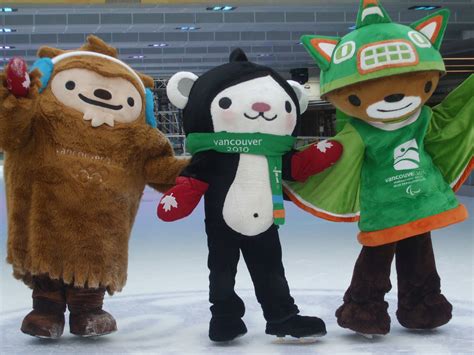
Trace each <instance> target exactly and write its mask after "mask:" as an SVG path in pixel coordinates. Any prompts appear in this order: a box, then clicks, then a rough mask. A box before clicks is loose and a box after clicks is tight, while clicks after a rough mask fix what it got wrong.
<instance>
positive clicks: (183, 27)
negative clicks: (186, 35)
mask: <svg viewBox="0 0 474 355" xmlns="http://www.w3.org/2000/svg"><path fill="white" fill-rule="evenodd" d="M200 28H201V27H196V26H181V27H176V29H177V30H181V31H195V30H199V29H200Z"/></svg>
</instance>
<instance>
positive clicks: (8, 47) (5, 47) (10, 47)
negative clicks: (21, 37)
mask: <svg viewBox="0 0 474 355" xmlns="http://www.w3.org/2000/svg"><path fill="white" fill-rule="evenodd" d="M13 48H15V46H0V49H13Z"/></svg>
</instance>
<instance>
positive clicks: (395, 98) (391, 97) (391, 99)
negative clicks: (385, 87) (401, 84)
mask: <svg viewBox="0 0 474 355" xmlns="http://www.w3.org/2000/svg"><path fill="white" fill-rule="evenodd" d="M404 97H405V95H403V94H392V95H388V96H385V97H384V100H385V101H387V102H398V101H401V100H403V98H404Z"/></svg>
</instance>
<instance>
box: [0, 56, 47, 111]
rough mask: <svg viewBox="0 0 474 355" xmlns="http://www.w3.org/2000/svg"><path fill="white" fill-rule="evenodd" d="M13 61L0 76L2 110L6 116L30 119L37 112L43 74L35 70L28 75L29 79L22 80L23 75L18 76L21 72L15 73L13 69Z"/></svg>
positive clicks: (0, 104)
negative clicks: (36, 107) (36, 106)
mask: <svg viewBox="0 0 474 355" xmlns="http://www.w3.org/2000/svg"><path fill="white" fill-rule="evenodd" d="M13 59H15V58H13ZM13 59H12V60H11V61H10V63H9V64H8V65H7V66H6V67H5V69H4V72H3V73H2V74H0V110H1V111H2V113H3V114H4V115H5V116H13V115H14V116H15V117H23V116H24V117H30V116H32V115H33V114H34V112H35V107H34V105H35V102H36V99H37V97H38V93H39V88H40V87H41V81H40V77H41V73H40V72H39V71H38V70H35V71H33V72H32V73H30V74H29V75H28V73H26V75H27V77H23V79H21V78H20V77H21V75H20V74H19V75H20V76H18V75H17V74H18V73H19V72H18V73H14V71H15V70H13V69H12V66H11V62H12V61H13ZM25 69H26V66H25ZM21 71H22V69H20V72H21ZM26 78H27V79H26ZM22 80H23V81H22ZM25 80H26V81H25ZM20 82H22V83H21V84H20ZM27 84H28V85H27ZM22 90H23V91H22Z"/></svg>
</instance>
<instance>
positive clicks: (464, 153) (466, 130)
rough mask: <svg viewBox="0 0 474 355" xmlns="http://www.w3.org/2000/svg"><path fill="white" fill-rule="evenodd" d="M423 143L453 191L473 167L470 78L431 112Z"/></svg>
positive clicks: (473, 93)
mask: <svg viewBox="0 0 474 355" xmlns="http://www.w3.org/2000/svg"><path fill="white" fill-rule="evenodd" d="M424 143H425V149H426V151H427V152H428V153H429V154H430V155H431V158H432V159H433V162H434V164H435V165H436V166H437V167H438V168H439V169H440V171H441V173H442V174H443V176H444V178H445V180H446V181H447V182H448V183H449V184H451V187H452V188H453V189H454V190H457V189H458V188H459V187H460V186H461V185H462V184H463V182H464V180H465V179H466V178H467V177H468V176H469V173H470V172H471V170H472V168H473V165H474V160H473V154H474V75H471V76H469V78H467V79H466V80H465V81H464V82H463V83H462V84H461V85H460V86H458V87H457V88H456V89H454V90H453V91H452V92H451V93H450V94H449V95H448V96H447V97H446V98H445V99H444V100H443V102H442V103H441V104H439V105H437V106H435V107H434V108H433V115H432V117H431V122H430V126H429V127H428V131H427V133H426V137H425V142H424Z"/></svg>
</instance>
